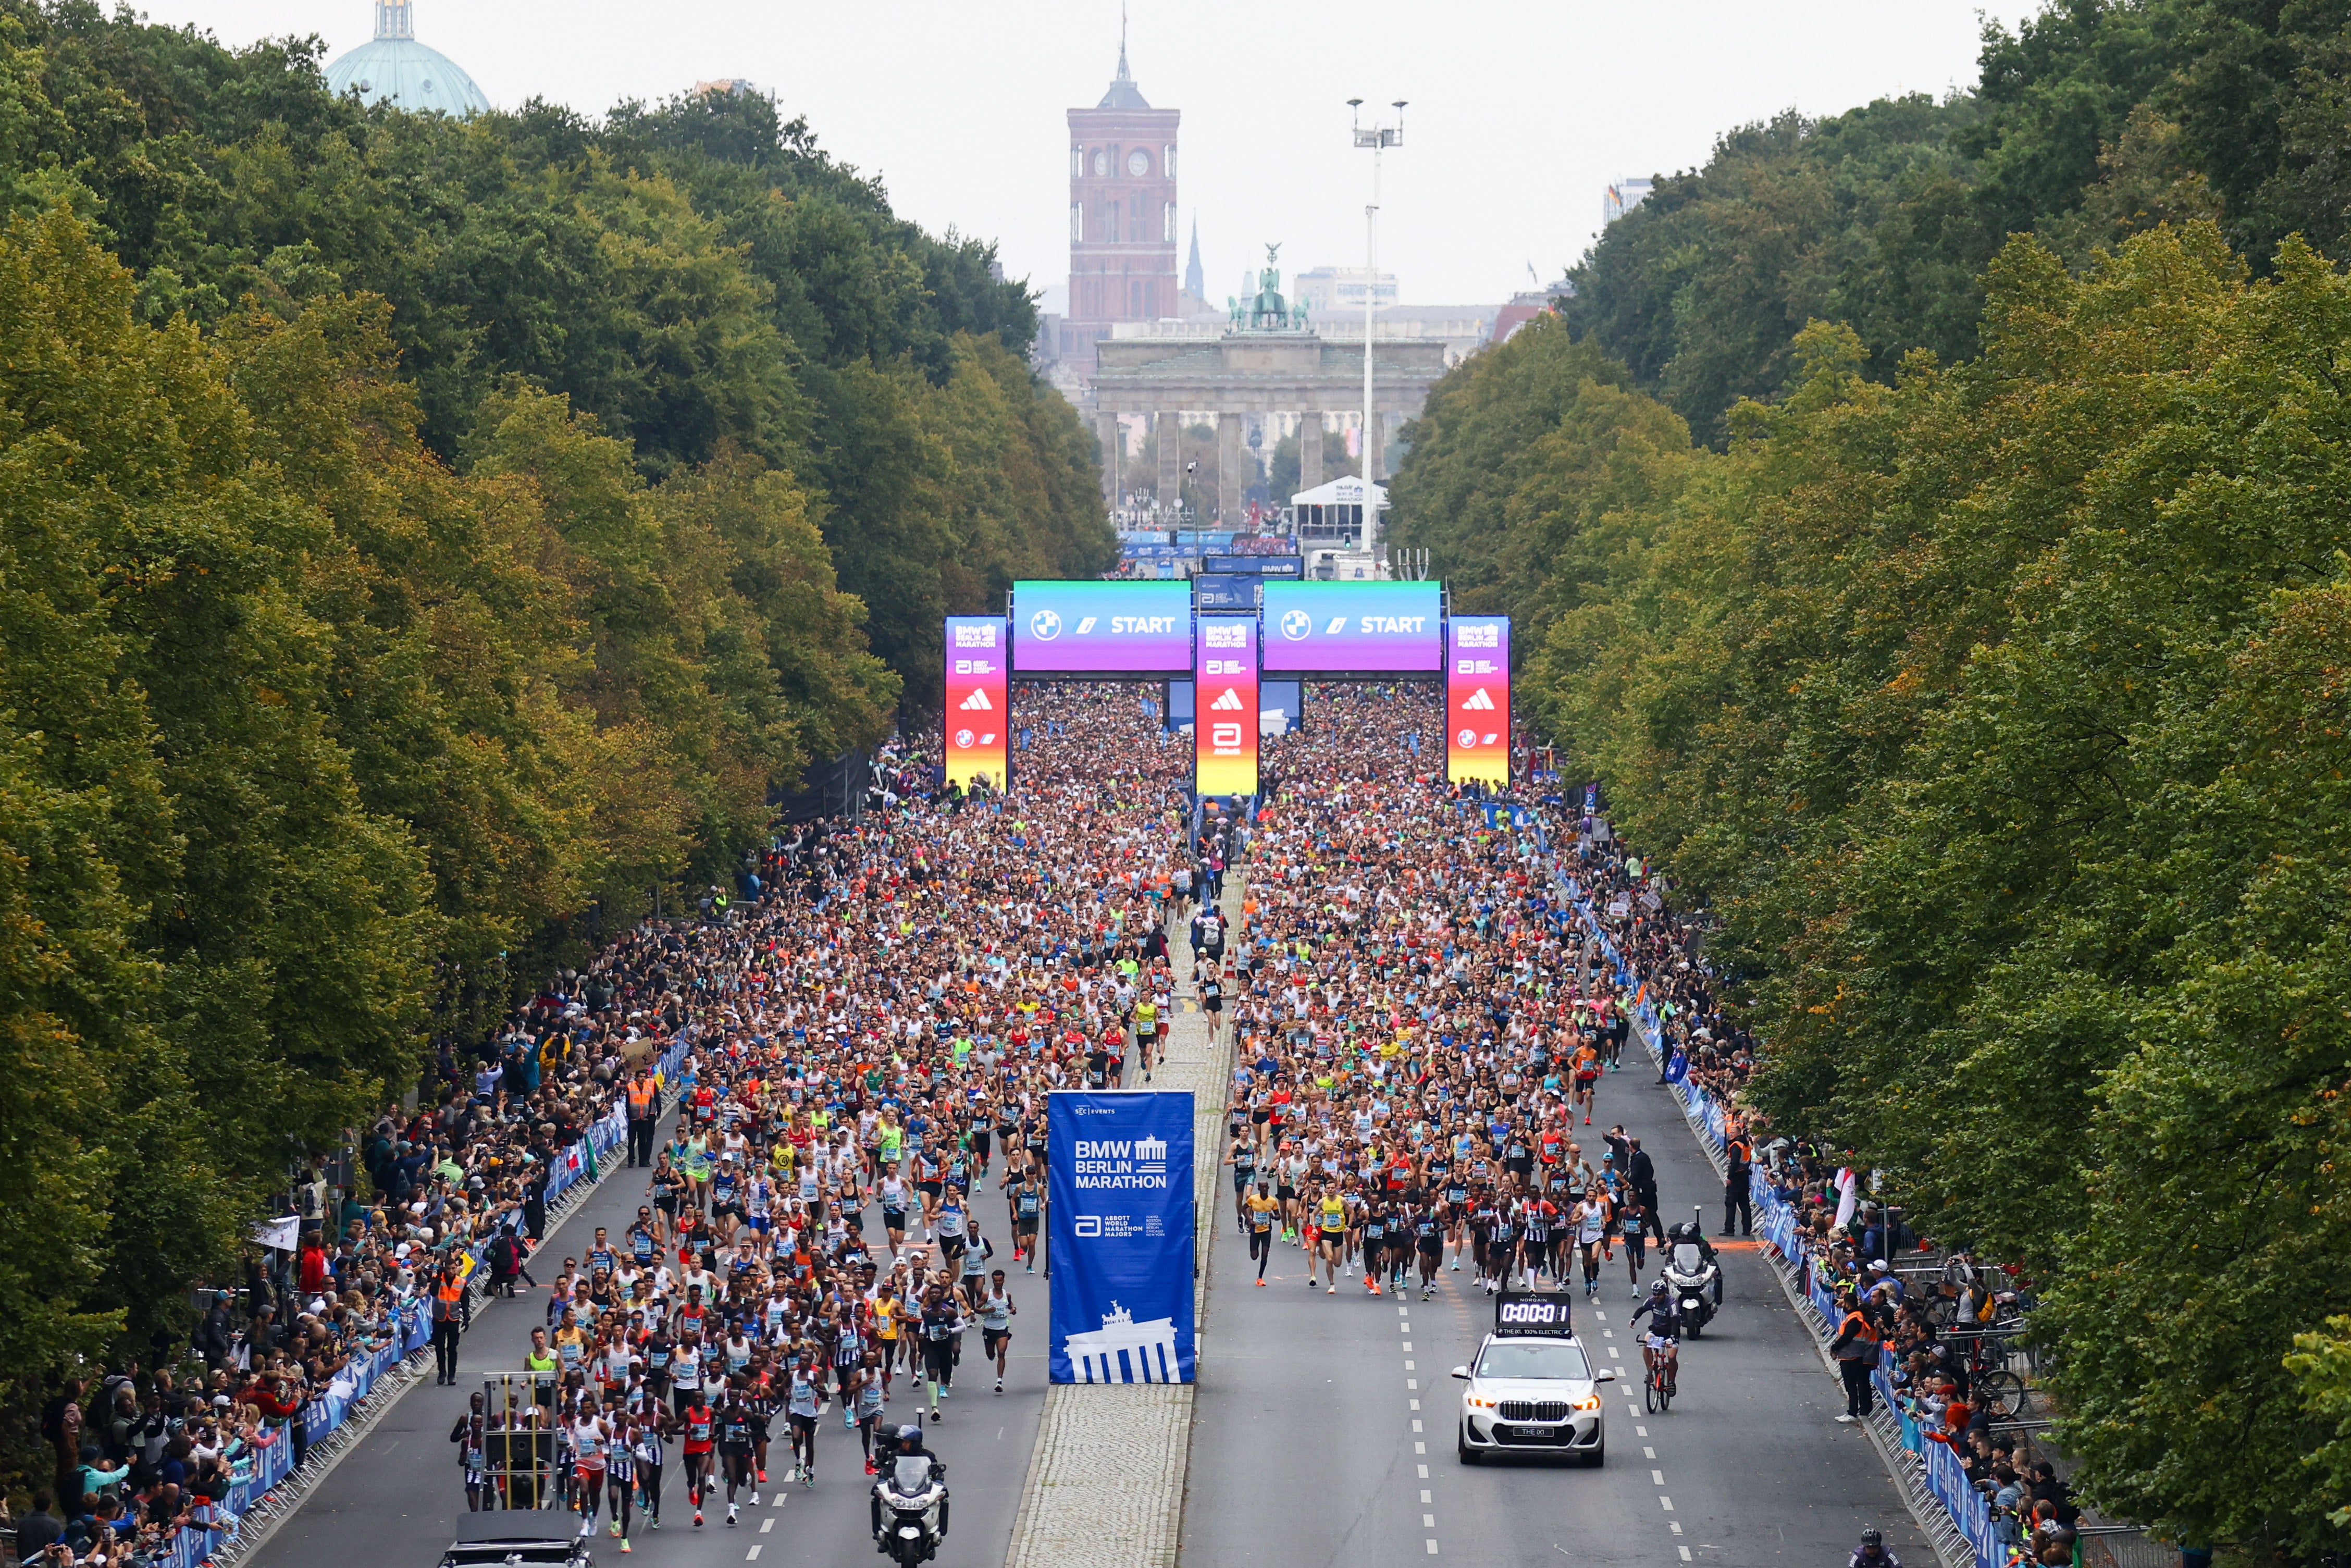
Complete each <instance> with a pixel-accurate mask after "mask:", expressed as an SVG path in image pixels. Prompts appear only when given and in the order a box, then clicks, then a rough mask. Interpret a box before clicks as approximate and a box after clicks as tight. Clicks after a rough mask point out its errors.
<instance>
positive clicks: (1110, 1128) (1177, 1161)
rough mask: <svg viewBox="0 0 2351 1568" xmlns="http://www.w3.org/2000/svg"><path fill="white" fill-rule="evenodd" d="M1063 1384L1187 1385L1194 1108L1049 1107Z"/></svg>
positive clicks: (1108, 1097)
mask: <svg viewBox="0 0 2351 1568" xmlns="http://www.w3.org/2000/svg"><path fill="white" fill-rule="evenodd" d="M1045 1127H1046V1153H1045V1162H1046V1168H1047V1172H1048V1196H1049V1198H1050V1208H1049V1215H1050V1226H1051V1231H1050V1242H1051V1246H1050V1250H1048V1251H1047V1253H1046V1258H1047V1259H1048V1260H1049V1261H1050V1265H1051V1268H1052V1272H1053V1281H1052V1297H1053V1301H1052V1305H1053V1334H1052V1359H1051V1362H1050V1369H1051V1371H1050V1375H1051V1378H1052V1381H1053V1382H1055V1383H1189V1382H1191V1381H1192V1375H1193V1368H1194V1354H1195V1353H1194V1349H1193V1337H1192V1336H1193V1328H1194V1322H1193V1317H1192V1266H1193V1223H1194V1217H1193V1203H1192V1096H1191V1095H1189V1094H1187V1093H1166V1094H1136V1093H1120V1092H1105V1093H1100V1094H1095V1093H1088V1092H1082V1091H1074V1090H1062V1091H1059V1092H1055V1093H1053V1094H1051V1095H1050V1096H1048V1098H1047V1100H1046V1111H1045Z"/></svg>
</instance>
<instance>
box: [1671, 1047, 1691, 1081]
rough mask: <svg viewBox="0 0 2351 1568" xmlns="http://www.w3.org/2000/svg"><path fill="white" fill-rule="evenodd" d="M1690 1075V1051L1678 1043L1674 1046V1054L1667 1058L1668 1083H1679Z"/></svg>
mask: <svg viewBox="0 0 2351 1568" xmlns="http://www.w3.org/2000/svg"><path fill="white" fill-rule="evenodd" d="M1688 1076H1689V1052H1688V1051H1684V1050H1683V1049H1682V1048H1681V1047H1680V1046H1678V1045H1677V1046H1676V1047H1674V1053H1673V1055H1671V1056H1670V1057H1667V1059H1666V1082H1668V1083H1679V1082H1681V1081H1682V1080H1683V1079H1685V1078H1687V1077H1688Z"/></svg>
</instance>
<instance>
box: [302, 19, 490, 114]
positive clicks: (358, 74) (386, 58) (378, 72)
mask: <svg viewBox="0 0 2351 1568" xmlns="http://www.w3.org/2000/svg"><path fill="white" fill-rule="evenodd" d="M412 8H413V0H376V5H375V39H374V41H373V42H371V43H365V44H361V45H360V47H358V48H356V49H353V50H351V51H350V53H349V54H347V55H344V56H342V57H340V58H339V59H337V60H336V61H335V62H334V64H332V65H330V66H329V67H328V68H327V90H328V91H329V92H331V93H333V94H334V95H335V96H336V97H337V98H340V97H342V95H343V94H345V93H347V92H356V93H358V94H359V95H360V102H361V103H370V104H372V103H390V104H392V105H393V106H394V107H395V108H399V109H405V110H437V111H438V112H440V113H443V114H454V115H457V116H459V117H461V118H462V117H463V116H465V115H468V114H486V113H487V112H488V111H489V107H490V100H489V99H487V98H486V97H485V96H484V95H483V92H482V89H480V88H478V87H476V86H475V85H474V78H472V77H469V76H467V75H466V74H465V71H464V70H463V69H462V68H459V67H458V65H457V64H456V62H455V61H454V60H452V59H450V58H449V57H448V56H446V55H444V54H443V53H442V52H441V51H440V50H438V49H432V48H427V47H425V46H423V44H420V43H418V42H417V41H416V35H415V30H414V25H413V21H412V20H411V16H410V12H411V10H412Z"/></svg>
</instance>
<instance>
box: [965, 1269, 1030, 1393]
mask: <svg viewBox="0 0 2351 1568" xmlns="http://www.w3.org/2000/svg"><path fill="white" fill-rule="evenodd" d="M974 1306H975V1309H976V1312H977V1317H978V1319H979V1329H980V1348H981V1349H982V1350H983V1351H985V1352H986V1353H987V1359H988V1360H990V1361H992V1362H994V1363H996V1391H997V1392H998V1394H1001V1393H1003V1392H1004V1374H1005V1369H1006V1366H1007V1364H1008V1362H1009V1360H1010V1358H1011V1355H1012V1319H1013V1316H1014V1314H1016V1313H1018V1312H1019V1311H1020V1309H1019V1307H1017V1306H1015V1305H1014V1304H1013V1301H1012V1293H1011V1291H1009V1290H1008V1289H1007V1288H1006V1286H1005V1282H1004V1270H1001V1269H998V1270H996V1272H995V1273H994V1274H992V1275H990V1276H989V1277H988V1283H987V1289H986V1290H985V1291H982V1292H981V1294H980V1297H979V1299H978V1301H977V1302H975V1303H974Z"/></svg>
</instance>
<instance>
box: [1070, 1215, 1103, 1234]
mask: <svg viewBox="0 0 2351 1568" xmlns="http://www.w3.org/2000/svg"><path fill="white" fill-rule="evenodd" d="M1070 1234H1071V1235H1072V1236H1100V1235H1101V1234H1102V1216H1101V1215H1099V1214H1073V1215H1071V1217H1070Z"/></svg>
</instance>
